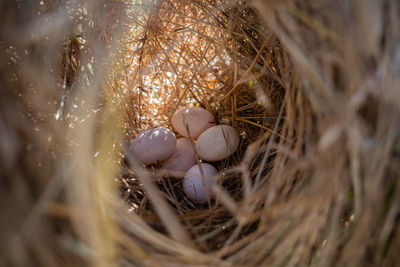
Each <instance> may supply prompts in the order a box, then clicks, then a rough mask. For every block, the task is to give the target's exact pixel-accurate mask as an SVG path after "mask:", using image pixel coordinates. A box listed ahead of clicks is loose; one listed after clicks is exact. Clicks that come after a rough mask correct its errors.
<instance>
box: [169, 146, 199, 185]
mask: <svg viewBox="0 0 400 267" xmlns="http://www.w3.org/2000/svg"><path fill="white" fill-rule="evenodd" d="M195 164H196V154H195V150H194V146H193V144H192V142H191V141H190V140H189V139H187V138H179V139H178V140H177V141H176V148H175V151H174V153H172V155H171V156H170V157H169V158H168V159H167V160H166V161H165V163H164V168H165V170H166V171H167V174H168V175H169V176H172V177H175V178H183V176H185V173H186V172H187V171H188V170H189V169H190V168H191V167H193V165H195Z"/></svg>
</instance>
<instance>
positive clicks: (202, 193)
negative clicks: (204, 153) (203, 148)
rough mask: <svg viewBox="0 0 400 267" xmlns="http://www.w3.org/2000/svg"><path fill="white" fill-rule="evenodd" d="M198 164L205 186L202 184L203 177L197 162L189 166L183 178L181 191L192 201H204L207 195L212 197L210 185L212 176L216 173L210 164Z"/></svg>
mask: <svg viewBox="0 0 400 267" xmlns="http://www.w3.org/2000/svg"><path fill="white" fill-rule="evenodd" d="M200 165H201V168H202V170H203V174H204V185H205V186H203V181H202V180H203V179H202V176H201V172H200V168H199V165H198V164H196V165H194V166H193V167H192V168H190V169H189V170H188V171H187V173H186V174H185V177H184V179H183V191H184V192H185V194H186V196H187V197H188V198H189V199H190V200H192V201H194V202H205V201H207V196H209V197H213V193H212V190H211V186H212V183H213V177H215V176H216V175H217V174H218V171H217V169H215V168H214V167H213V166H212V165H211V164H208V163H200ZM206 192H207V193H206Z"/></svg>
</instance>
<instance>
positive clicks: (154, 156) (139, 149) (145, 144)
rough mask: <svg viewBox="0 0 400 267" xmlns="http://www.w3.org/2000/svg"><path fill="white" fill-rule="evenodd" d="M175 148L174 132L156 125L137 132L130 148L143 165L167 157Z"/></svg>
mask: <svg viewBox="0 0 400 267" xmlns="http://www.w3.org/2000/svg"><path fill="white" fill-rule="evenodd" d="M175 148H176V136H175V134H174V133H173V132H172V131H171V130H170V129H167V128H165V127H156V128H153V129H150V130H147V131H144V132H142V133H141V134H139V135H138V136H137V137H136V138H135V139H134V140H133V141H132V142H131V144H130V150H131V151H132V152H133V154H134V155H135V156H136V157H137V159H138V160H139V161H140V162H141V163H142V164H145V165H148V164H153V163H156V162H157V161H163V160H165V159H167V158H168V157H169V156H171V154H172V153H173V152H174V150H175Z"/></svg>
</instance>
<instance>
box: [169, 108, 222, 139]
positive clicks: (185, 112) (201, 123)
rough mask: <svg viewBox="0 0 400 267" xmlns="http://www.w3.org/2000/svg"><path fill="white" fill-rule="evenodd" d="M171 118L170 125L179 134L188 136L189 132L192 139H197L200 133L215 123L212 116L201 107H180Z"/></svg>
mask: <svg viewBox="0 0 400 267" xmlns="http://www.w3.org/2000/svg"><path fill="white" fill-rule="evenodd" d="M171 119H172V126H173V127H174V129H175V130H176V131H177V132H178V133H179V134H181V135H182V136H184V137H186V138H189V133H190V135H191V137H192V138H193V139H197V137H199V136H200V134H201V133H203V132H204V131H205V130H207V129H208V128H210V127H212V126H214V125H215V120H214V116H213V115H212V114H211V113H210V112H208V111H207V110H205V109H203V108H190V107H185V108H181V109H179V110H177V111H176V112H175V113H174V114H173V115H172V118H171ZM186 125H187V126H188V128H189V133H188V131H187V128H186Z"/></svg>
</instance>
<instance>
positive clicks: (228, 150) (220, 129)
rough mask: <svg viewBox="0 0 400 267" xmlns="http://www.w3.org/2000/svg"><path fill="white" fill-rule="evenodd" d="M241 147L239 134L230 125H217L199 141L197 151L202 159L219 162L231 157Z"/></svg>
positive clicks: (204, 133) (202, 135)
mask: <svg viewBox="0 0 400 267" xmlns="http://www.w3.org/2000/svg"><path fill="white" fill-rule="evenodd" d="M238 146H239V134H238V132H237V131H236V130H235V128H233V127H231V126H228V125H217V126H214V127H211V128H209V129H207V130H205V131H204V132H203V133H202V134H201V135H200V136H199V138H198V139H197V143H196V150H197V154H198V155H199V157H200V158H202V159H204V160H208V161H218V160H222V159H225V158H227V157H229V156H230V155H232V154H233V152H235V150H236V149H237V148H238Z"/></svg>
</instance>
